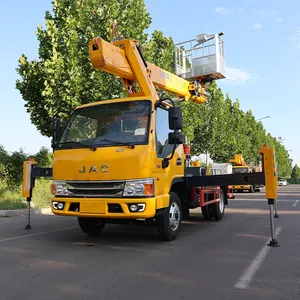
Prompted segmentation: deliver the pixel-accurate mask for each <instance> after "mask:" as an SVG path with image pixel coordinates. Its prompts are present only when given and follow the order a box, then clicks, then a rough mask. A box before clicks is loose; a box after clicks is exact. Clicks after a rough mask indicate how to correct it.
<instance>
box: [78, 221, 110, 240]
mask: <svg viewBox="0 0 300 300" xmlns="http://www.w3.org/2000/svg"><path fill="white" fill-rule="evenodd" d="M105 223H106V222H105V219H97V218H81V217H79V218H78V224H79V227H80V228H81V230H82V231H83V232H84V233H86V234H88V235H90V236H97V235H99V234H100V232H101V231H102V230H103V228H104V227H105Z"/></svg>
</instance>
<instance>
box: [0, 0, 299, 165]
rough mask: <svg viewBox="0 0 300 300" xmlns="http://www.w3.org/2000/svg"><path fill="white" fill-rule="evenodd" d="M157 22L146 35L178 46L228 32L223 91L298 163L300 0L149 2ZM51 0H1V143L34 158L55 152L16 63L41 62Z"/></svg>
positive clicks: (10, 149)
mask: <svg viewBox="0 0 300 300" xmlns="http://www.w3.org/2000/svg"><path fill="white" fill-rule="evenodd" d="M145 3H146V5H147V9H148V11H149V13H150V15H151V17H152V24H151V26H150V28H149V29H148V30H147V32H149V33H151V32H152V31H153V30H155V29H158V30H161V31H162V32H163V33H164V34H165V35H166V36H170V37H172V38H173V40H174V42H175V43H179V42H182V41H186V40H190V39H194V38H195V37H196V35H197V34H199V33H207V34H213V33H219V32H221V31H222V32H224V36H223V38H224V40H225V59H226V74H225V75H226V79H223V80H218V82H217V83H218V86H219V87H221V88H222V90H223V93H224V94H226V93H229V95H230V97H231V98H232V99H239V102H240V105H241V108H242V109H243V110H249V109H251V110H252V112H253V114H254V116H255V118H256V119H260V118H263V117H266V116H270V118H266V119H263V120H261V122H263V125H264V126H265V128H266V130H267V132H270V133H271V134H272V135H273V136H274V137H277V138H278V137H281V138H282V139H283V144H284V145H285V147H286V148H287V150H291V151H290V152H289V153H290V157H291V158H292V159H293V161H294V163H297V164H298V165H300V135H299V129H300V128H299V127H300V104H299V101H300V99H299V91H298V88H300V73H299V70H300V59H299V55H300V15H299V11H300V1H297V0H286V1H279V0H273V1H272V0H227V1H221V0H218V1H216V0H210V1H206V2H203V1H199V0H189V1H188V5H187V4H186V2H184V1H182V0H145ZM51 7H52V5H51V0H28V1H24V0H15V1H0V36H1V47H0V66H1V72H0V104H1V106H0V128H1V129H0V145H3V146H4V147H5V148H6V149H7V150H8V151H16V150H19V149H20V148H21V147H22V148H23V149H24V151H25V152H27V153H36V152H37V151H38V150H39V149H40V148H41V147H42V146H46V147H48V148H50V139H49V138H46V137H43V136H42V135H41V134H40V133H39V132H38V131H37V130H36V128H35V126H34V125H33V124H31V122H30V118H29V114H28V113H27V112H26V108H25V107H24V104H25V102H24V101H23V100H22V97H21V95H20V93H19V92H18V90H16V89H15V81H16V79H17V78H18V75H17V73H16V70H15V69H16V67H17V66H18V58H19V57H20V55H21V54H22V53H24V54H25V55H26V56H27V57H28V58H29V59H30V60H32V59H36V58H37V57H38V55H37V53H38V41H37V39H36V35H35V31H36V28H37V25H38V24H42V25H43V24H44V15H45V10H51Z"/></svg>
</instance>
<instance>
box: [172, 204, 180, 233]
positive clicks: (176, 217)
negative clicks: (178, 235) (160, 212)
mask: <svg viewBox="0 0 300 300" xmlns="http://www.w3.org/2000/svg"><path fill="white" fill-rule="evenodd" d="M169 220H170V227H171V230H173V231H175V230H176V229H177V228H178V226H179V223H180V210H179V207H178V205H177V203H175V202H173V203H172V204H171V206H170V212H169Z"/></svg>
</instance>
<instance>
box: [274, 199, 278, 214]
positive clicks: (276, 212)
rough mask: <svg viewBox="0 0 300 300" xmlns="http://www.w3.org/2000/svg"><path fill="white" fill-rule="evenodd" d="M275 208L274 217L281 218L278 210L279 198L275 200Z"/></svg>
mask: <svg viewBox="0 0 300 300" xmlns="http://www.w3.org/2000/svg"><path fill="white" fill-rule="evenodd" d="M274 208H275V215H274V218H279V215H278V211H277V200H275V201H274Z"/></svg>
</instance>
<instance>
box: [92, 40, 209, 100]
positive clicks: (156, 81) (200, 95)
mask: <svg viewBox="0 0 300 300" xmlns="http://www.w3.org/2000/svg"><path fill="white" fill-rule="evenodd" d="M89 56H90V60H91V63H92V65H93V66H94V68H96V69H97V70H101V71H104V72H107V73H110V74H113V75H116V76H119V77H120V78H121V79H122V83H123V86H124V88H125V90H126V92H127V94H128V96H129V97H132V96H145V97H147V96H149V97H154V98H156V99H158V95H157V91H156V88H155V87H157V88H159V89H162V90H165V91H168V92H171V93H174V94H175V95H176V96H177V97H178V98H180V99H181V100H182V101H189V100H190V101H193V102H198V103H204V102H205V101H206V96H205V90H204V88H203V87H202V86H201V84H200V83H199V82H198V81H194V82H189V81H187V80H185V79H183V78H181V77H179V76H177V75H175V74H172V73H171V72H168V71H166V70H164V69H162V68H160V67H158V66H156V65H154V64H152V63H149V62H147V61H146V60H145V58H144V57H143V54H142V51H141V47H140V45H139V43H138V42H137V41H133V40H121V41H117V42H114V43H109V42H106V41H104V40H103V39H102V38H100V37H97V38H94V39H92V40H91V41H90V43H89ZM135 83H138V85H139V88H140V90H139V91H138V90H137V88H136V85H135Z"/></svg>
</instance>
